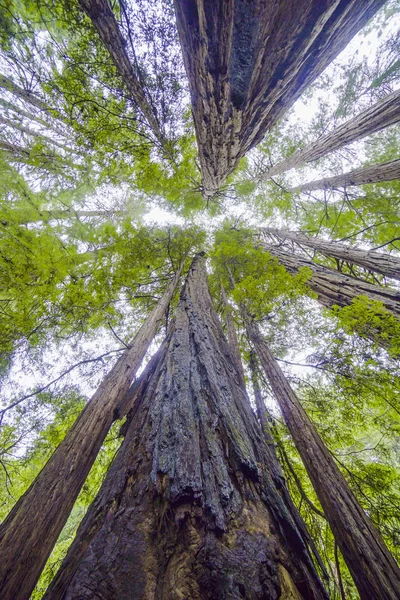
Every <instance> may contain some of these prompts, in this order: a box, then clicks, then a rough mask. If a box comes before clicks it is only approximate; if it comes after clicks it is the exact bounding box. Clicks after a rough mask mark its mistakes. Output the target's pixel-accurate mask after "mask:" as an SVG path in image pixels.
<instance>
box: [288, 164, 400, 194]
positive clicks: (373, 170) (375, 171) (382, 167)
mask: <svg viewBox="0 0 400 600" xmlns="http://www.w3.org/2000/svg"><path fill="white" fill-rule="evenodd" d="M399 178H400V159H397V160H391V161H388V162H385V163H381V164H377V165H369V166H367V167H360V168H359V169H354V171H349V172H348V173H343V174H342V175H334V176H333V177H325V178H324V179H317V180H315V181H309V182H308V183H303V184H302V185H299V186H297V187H294V188H290V189H289V190H288V191H289V192H312V191H313V190H323V189H330V188H339V187H348V186H352V185H364V184H366V183H379V182H380V181H393V179H399Z"/></svg>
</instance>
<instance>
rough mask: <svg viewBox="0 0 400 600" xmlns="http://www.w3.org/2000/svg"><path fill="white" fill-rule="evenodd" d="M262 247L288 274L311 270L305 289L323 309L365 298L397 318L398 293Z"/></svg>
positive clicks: (399, 297)
mask: <svg viewBox="0 0 400 600" xmlns="http://www.w3.org/2000/svg"><path fill="white" fill-rule="evenodd" d="M262 247H263V248H264V249H265V250H266V251H267V252H269V253H270V254H271V255H272V256H276V258H277V259H278V260H279V262H280V263H281V264H282V265H283V266H284V267H285V268H286V269H287V270H288V271H289V273H297V271H298V270H299V269H300V268H301V267H308V268H309V269H311V271H312V274H311V277H310V278H309V279H308V281H307V285H308V286H309V288H310V289H311V290H313V291H314V292H316V293H317V294H318V301H319V302H320V303H321V304H323V305H324V306H326V307H327V308H330V307H331V306H334V305H337V306H342V307H343V306H348V305H349V304H351V303H352V301H353V300H354V299H355V298H357V297H358V296H368V298H370V299H371V300H377V301H378V302H382V304H383V306H384V307H385V309H386V310H387V311H388V312H390V313H391V314H392V315H394V316H395V317H397V318H398V319H399V318H400V291H399V290H395V289H392V288H389V287H385V286H378V285H373V284H372V283H368V282H366V281H363V280H362V279H357V278H356V277H350V276H349V275H344V274H343V273H340V272H339V271H335V270H334V269H330V268H328V267H323V266H322V265H318V264H316V263H314V262H312V261H310V260H307V259H305V258H302V257H301V256H299V255H296V254H293V253H290V252H286V251H285V250H282V249H281V248H278V247H276V246H273V245H271V244H266V243H262Z"/></svg>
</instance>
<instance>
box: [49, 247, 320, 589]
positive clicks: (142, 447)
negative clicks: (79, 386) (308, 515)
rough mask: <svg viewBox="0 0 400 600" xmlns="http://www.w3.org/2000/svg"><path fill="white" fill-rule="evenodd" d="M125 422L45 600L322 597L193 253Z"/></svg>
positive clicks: (200, 268) (202, 274)
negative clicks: (163, 337)
mask: <svg viewBox="0 0 400 600" xmlns="http://www.w3.org/2000/svg"><path fill="white" fill-rule="evenodd" d="M129 418H130V423H129V425H128V427H127V431H126V437H125V440H124V443H123V445H122V446H121V449H120V451H119V453H118V455H117V457H116V459H115V461H114V463H113V464H112V466H111V468H110V470H109V472H108V475H107V478H106V480H105V482H104V484H103V486H102V488H101V490H100V492H99V494H98V496H97V498H96V500H95V502H94V504H93V505H92V507H91V508H90V509H89V511H88V513H87V515H86V517H85V519H84V521H83V523H82V525H81V527H80V528H79V530H78V533H77V536H76V538H75V540H74V542H73V544H72V546H71V548H70V550H69V552H68V554H67V557H66V560H65V561H64V563H63V565H62V566H61V569H60V572H59V573H58V575H57V576H56V579H55V580H54V582H53V584H52V585H51V586H50V588H49V590H48V593H47V594H46V600H54V599H57V600H62V599H64V600H67V599H73V598H75V599H76V598H80V600H84V599H86V598H87V599H89V598H90V599H92V598H102V600H115V599H118V600H145V599H146V600H148V599H150V598H152V599H154V600H179V599H182V600H183V599H190V600H217V599H218V600H221V599H223V598H226V599H228V598H229V600H235V599H236V600H239V599H241V598H249V599H254V600H255V599H257V598H258V599H261V598H268V599H270V600H274V599H275V600H278V598H293V599H295V598H296V599H300V598H310V599H311V598H315V599H316V598H326V594H325V592H324V590H323V588H322V585H321V583H320V581H319V579H318V577H317V575H316V573H315V571H314V567H313V566H312V563H311V560H310V558H309V555H308V552H307V550H306V547H305V543H304V539H303V537H302V534H301V533H300V531H299V529H298V527H297V525H296V524H295V521H296V518H298V514H297V515H296V517H295V515H294V514H293V513H292V511H293V510H294V509H293V505H291V504H290V503H289V505H288V504H287V503H286V498H287V497H288V496H287V490H286V487H285V484H284V482H283V480H282V477H281V472H280V468H279V465H278V464H277V463H276V461H275V459H274V458H273V457H272V455H271V454H270V452H269V449H268V447H267V446H266V445H265V444H264V442H263V439H262V433H261V430H260V428H259V426H258V424H257V422H256V419H255V416H254V414H253V412H252V410H251V407H250V404H249V400H248V398H247V396H246V392H245V388H244V386H243V382H242V381H241V380H240V378H239V377H238V374H237V371H236V367H235V365H234V363H233V361H232V356H231V354H230V350H229V346H228V345H227V343H226V341H225V339H224V337H223V333H222V329H221V326H220V324H219V322H218V319H217V316H216V313H215V310H214V308H213V306H212V302H211V298H210V295H209V292H208V288H207V281H206V273H205V267H204V261H202V260H200V259H199V260H197V261H195V262H194V263H193V265H192V267H191V270H190V274H189V276H188V279H187V283H186V285H185V289H184V291H183V293H182V294H181V301H180V304H179V307H178V309H177V312H176V316H175V320H174V321H173V323H172V325H171V326H170V328H169V333H168V338H167V344H166V352H165V355H164V357H163V358H162V359H161V360H160V361H159V362H158V365H157V367H156V370H155V372H154V375H153V376H152V378H151V381H150V382H149V383H148V386H147V388H146V389H145V390H143V392H142V394H141V396H140V398H139V397H138V399H137V401H136V403H135V405H134V407H133V409H132V412H131V414H130V415H129Z"/></svg>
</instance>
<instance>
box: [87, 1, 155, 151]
mask: <svg viewBox="0 0 400 600" xmlns="http://www.w3.org/2000/svg"><path fill="white" fill-rule="evenodd" d="M79 3H80V5H81V7H82V9H83V10H84V11H85V12H86V13H87V15H88V16H89V17H90V19H91V21H92V23H93V25H94V27H95V29H96V30H97V32H98V34H99V36H100V38H101V41H102V42H103V44H104V46H105V47H106V48H107V50H108V52H109V53H110V56H111V58H112V61H113V63H114V65H115V66H116V68H117V71H118V73H119V74H120V76H121V77H122V79H123V81H124V83H125V85H126V87H127V89H128V91H129V93H130V95H131V97H132V100H134V102H135V103H136V104H137V105H138V106H139V108H140V110H141V111H142V113H143V115H144V117H145V119H146V121H147V122H148V124H149V125H150V128H151V130H152V131H153V133H154V135H155V137H156V139H158V140H159V141H162V139H163V135H162V133H161V130H160V124H159V122H158V119H157V115H156V113H155V108H154V107H153V106H151V104H150V103H149V101H148V99H147V98H146V94H145V91H144V89H143V87H142V84H141V82H140V81H139V78H138V76H137V74H136V73H135V70H134V68H133V65H132V63H131V61H130V60H129V56H128V54H127V52H126V41H125V40H124V38H123V36H122V33H121V30H120V28H119V27H118V23H117V20H116V18H115V15H114V12H113V10H112V8H111V4H110V3H109V2H108V0H79Z"/></svg>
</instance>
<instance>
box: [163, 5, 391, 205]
mask: <svg viewBox="0 0 400 600" xmlns="http://www.w3.org/2000/svg"><path fill="white" fill-rule="evenodd" d="M174 4H175V10H176V19H177V26H178V32H179V37H180V41H181V45H182V52H183V59H184V63H185V68H186V73H187V76H188V79H189V86H190V93H191V99H192V109H193V117H194V124H195V129H196V137H197V144H198V148H199V161H200V166H201V171H202V177H203V193H204V195H205V196H206V197H212V196H213V195H214V194H215V193H216V192H217V191H218V189H219V188H220V186H221V185H222V184H223V183H224V181H225V179H226V177H227V176H228V175H229V174H230V173H231V172H232V171H233V169H234V168H235V167H236V166H237V164H238V162H239V160H240V158H241V157H242V156H244V155H245V153H246V152H247V151H248V150H250V148H253V147H254V146H255V145H256V144H258V143H259V142H260V141H261V140H262V138H263V136H264V135H265V133H266V131H267V129H269V128H271V127H272V125H274V124H275V123H276V122H277V121H278V119H280V118H281V117H282V115H283V114H284V113H285V111H286V110H287V109H288V108H290V106H292V104H293V103H294V102H295V100H296V99H297V98H298V97H299V96H300V95H301V94H302V92H303V91H304V90H305V89H306V87H308V86H309V85H310V84H311V83H312V81H313V80H314V79H315V78H316V77H317V76H318V75H319V74H320V73H321V72H322V71H323V70H324V69H325V67H327V65H329V63H330V62H331V61H332V60H333V59H334V58H335V57H336V56H337V55H338V54H339V52H340V51H341V50H342V49H343V48H344V47H345V46H346V44H347V43H348V42H349V41H350V40H351V38H352V37H353V36H354V35H355V34H356V33H357V32H358V31H359V29H361V28H362V27H363V26H364V25H365V23H366V22H367V21H368V19H370V18H371V17H372V16H373V15H374V14H375V12H376V11H377V10H378V8H380V6H382V4H383V0H364V2H359V0H324V1H323V2H321V0H303V2H298V1H296V0H279V1H276V2H272V1H269V2H265V0H255V1H254V2H244V1H243V0H215V1H214V2H208V1H206V0H174Z"/></svg>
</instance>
